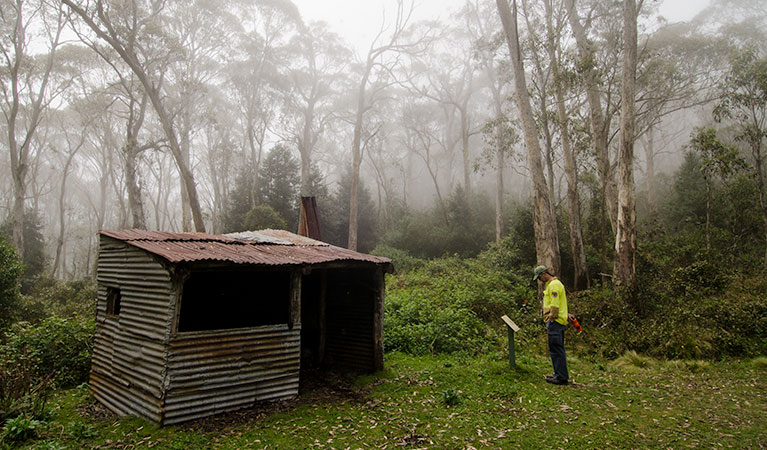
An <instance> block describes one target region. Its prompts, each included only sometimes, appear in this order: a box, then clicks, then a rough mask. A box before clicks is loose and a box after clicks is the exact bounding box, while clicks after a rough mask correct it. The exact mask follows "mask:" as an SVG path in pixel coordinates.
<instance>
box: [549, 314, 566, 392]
mask: <svg viewBox="0 0 767 450" xmlns="http://www.w3.org/2000/svg"><path fill="white" fill-rule="evenodd" d="M546 329H547V330H548V332H549V355H551V364H552V365H553V366H554V375H555V376H556V377H557V378H559V379H560V380H563V381H567V380H569V379H570V375H569V374H568V373H567V355H566V354H565V326H564V325H562V324H560V323H558V322H554V321H549V322H548V324H547V325H546Z"/></svg>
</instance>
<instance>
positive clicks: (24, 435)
mask: <svg viewBox="0 0 767 450" xmlns="http://www.w3.org/2000/svg"><path fill="white" fill-rule="evenodd" d="M41 426H42V422H40V421H39V420H35V419H33V418H31V417H28V416H25V415H20V416H18V417H15V418H13V419H9V420H8V421H7V422H6V423H5V426H4V427H3V440H4V441H6V442H24V441H26V440H27V439H31V438H33V437H35V435H36V434H37V430H38V429H40V427H41Z"/></svg>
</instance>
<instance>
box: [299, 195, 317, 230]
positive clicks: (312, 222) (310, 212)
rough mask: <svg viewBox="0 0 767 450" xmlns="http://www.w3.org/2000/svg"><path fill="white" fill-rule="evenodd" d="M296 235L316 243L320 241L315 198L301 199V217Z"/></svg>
mask: <svg viewBox="0 0 767 450" xmlns="http://www.w3.org/2000/svg"><path fill="white" fill-rule="evenodd" d="M298 234H299V235H301V236H306V237H308V238H311V239H316V240H318V241H321V240H322V233H320V216H319V213H318V211H317V198H316V197H301V215H300V218H299V220H298Z"/></svg>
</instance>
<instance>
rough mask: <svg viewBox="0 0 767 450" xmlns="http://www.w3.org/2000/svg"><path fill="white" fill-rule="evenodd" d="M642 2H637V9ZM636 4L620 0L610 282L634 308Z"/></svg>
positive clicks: (628, 0)
mask: <svg viewBox="0 0 767 450" xmlns="http://www.w3.org/2000/svg"><path fill="white" fill-rule="evenodd" d="M642 1H643V0H640V2H639V7H640V8H641V4H642ZM637 12H638V8H637V2H636V0H624V1H623V75H622V77H621V133H620V136H621V137H620V155H619V157H618V218H617V221H616V227H615V228H616V230H615V259H614V261H613V282H614V283H615V285H616V286H620V287H625V288H628V290H629V292H630V297H631V301H632V302H633V303H634V305H633V306H634V307H635V308H638V307H639V305H638V304H637V303H636V302H637V299H638V297H637V295H636V292H635V291H636V257H637V230H636V199H635V192H634V137H635V136H634V125H635V121H636V106H635V103H636V102H635V98H636V94H635V93H636V68H637Z"/></svg>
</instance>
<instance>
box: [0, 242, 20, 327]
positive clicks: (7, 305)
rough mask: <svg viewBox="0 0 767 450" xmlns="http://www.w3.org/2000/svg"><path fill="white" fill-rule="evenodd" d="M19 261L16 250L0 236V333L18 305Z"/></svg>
mask: <svg viewBox="0 0 767 450" xmlns="http://www.w3.org/2000/svg"><path fill="white" fill-rule="evenodd" d="M21 274H22V268H21V261H20V260H19V258H18V256H17V255H16V250H14V248H13V247H12V246H11V245H10V244H9V243H8V242H7V241H6V240H5V238H4V237H3V236H2V235H0V332H2V330H4V329H5V328H6V327H7V326H8V325H10V324H11V323H12V321H13V319H14V318H15V316H16V313H17V310H18V304H19V277H21Z"/></svg>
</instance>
